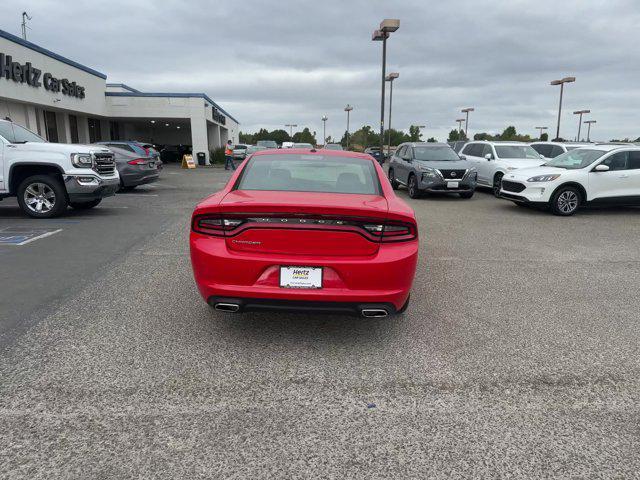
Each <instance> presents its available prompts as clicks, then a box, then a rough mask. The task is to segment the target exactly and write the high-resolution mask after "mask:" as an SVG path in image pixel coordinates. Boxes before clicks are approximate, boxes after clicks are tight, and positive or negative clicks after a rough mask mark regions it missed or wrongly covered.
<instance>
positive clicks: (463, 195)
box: [458, 190, 475, 198]
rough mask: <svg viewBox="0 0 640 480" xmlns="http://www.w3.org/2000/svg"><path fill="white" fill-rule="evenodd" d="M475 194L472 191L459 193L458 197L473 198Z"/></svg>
mask: <svg viewBox="0 0 640 480" xmlns="http://www.w3.org/2000/svg"><path fill="white" fill-rule="evenodd" d="M474 193H475V192H474V191H473V190H471V191H470V192H462V193H459V194H458V195H460V198H471V197H473V194H474Z"/></svg>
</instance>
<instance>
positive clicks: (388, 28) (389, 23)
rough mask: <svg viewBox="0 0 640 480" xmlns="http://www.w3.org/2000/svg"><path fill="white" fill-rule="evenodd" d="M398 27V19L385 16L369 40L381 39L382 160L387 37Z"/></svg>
mask: <svg viewBox="0 0 640 480" xmlns="http://www.w3.org/2000/svg"><path fill="white" fill-rule="evenodd" d="M398 28H400V20H398V19H395V18H385V19H384V20H383V21H382V22H380V27H379V28H378V29H377V30H375V31H374V32H373V35H372V36H371V40H373V41H374V42H379V41H382V94H381V95H380V157H381V158H382V161H383V162H384V87H385V83H386V69H387V38H389V34H390V33H392V32H395V31H396V30H398Z"/></svg>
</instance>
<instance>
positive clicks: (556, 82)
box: [550, 77, 576, 138]
mask: <svg viewBox="0 0 640 480" xmlns="http://www.w3.org/2000/svg"><path fill="white" fill-rule="evenodd" d="M575 81H576V77H564V78H561V79H560V80H553V81H552V82H551V83H550V85H560V103H559V104H558V126H557V128H556V138H560V115H561V113H562V94H563V92H564V84H565V83H572V82H575Z"/></svg>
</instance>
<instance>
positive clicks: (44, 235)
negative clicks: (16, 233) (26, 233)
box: [16, 228, 62, 247]
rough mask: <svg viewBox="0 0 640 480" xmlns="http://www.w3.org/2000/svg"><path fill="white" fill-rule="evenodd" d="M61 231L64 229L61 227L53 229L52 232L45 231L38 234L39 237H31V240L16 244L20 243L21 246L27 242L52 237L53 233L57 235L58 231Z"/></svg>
mask: <svg viewBox="0 0 640 480" xmlns="http://www.w3.org/2000/svg"><path fill="white" fill-rule="evenodd" d="M61 231H62V229H61V228H59V229H57V230H53V231H52V232H47V233H43V234H42V235H38V236H37V237H33V238H30V239H29V240H25V241H24V242H22V243H18V244H16V245H18V246H19V247H20V246H22V245H26V244H27V243H31V242H34V241H36V240H40V239H41V238H46V237H50V236H51V235H55V234H56V233H60V232H61Z"/></svg>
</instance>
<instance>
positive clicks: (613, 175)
mask: <svg viewBox="0 0 640 480" xmlns="http://www.w3.org/2000/svg"><path fill="white" fill-rule="evenodd" d="M500 197H501V198H505V199H507V200H511V201H513V202H515V203H517V204H525V205H526V204H531V205H542V206H548V207H549V208H550V210H551V211H552V212H553V213H554V214H556V215H572V214H574V213H575V212H576V211H577V210H578V208H579V207H581V206H583V205H590V204H614V205H640V147H638V146H633V145H620V144H618V145H614V144H594V145H591V146H588V147H581V148H577V149H575V150H570V151H568V152H566V153H563V154H562V155H560V156H558V157H556V158H554V159H552V160H549V161H548V162H547V163H546V164H545V165H543V166H541V167H534V168H526V169H523V170H519V171H517V172H513V173H508V174H507V175H505V176H504V178H503V179H502V188H501V190H500Z"/></svg>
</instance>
